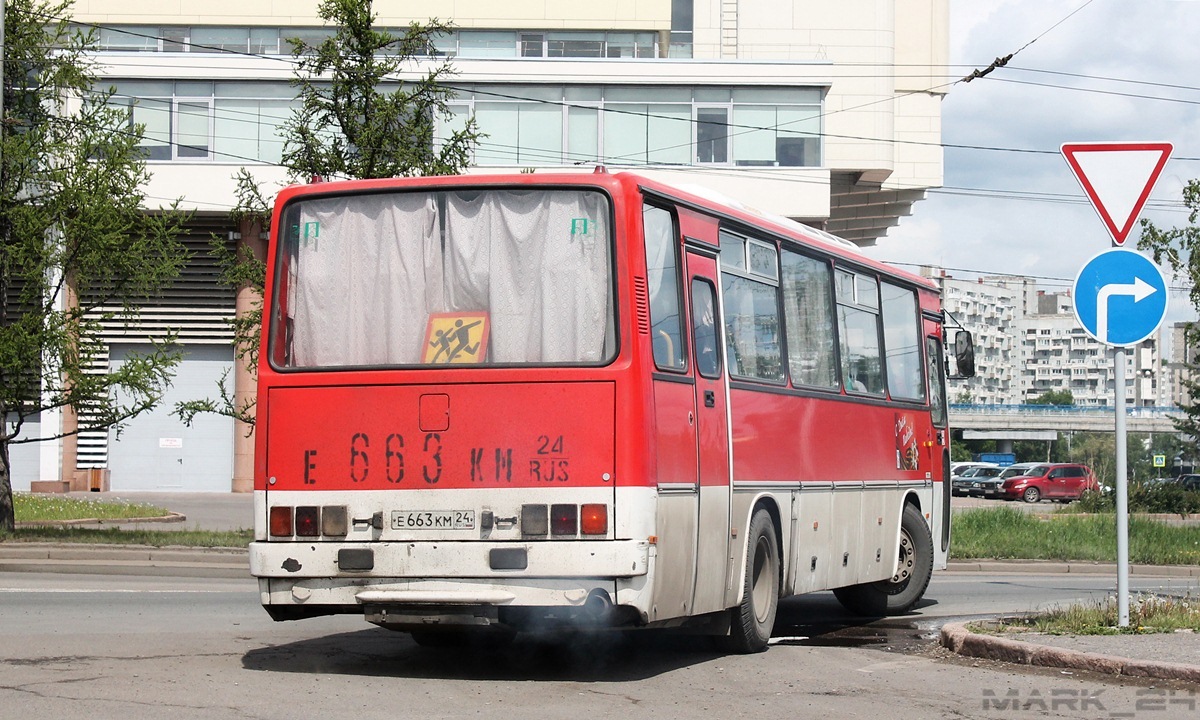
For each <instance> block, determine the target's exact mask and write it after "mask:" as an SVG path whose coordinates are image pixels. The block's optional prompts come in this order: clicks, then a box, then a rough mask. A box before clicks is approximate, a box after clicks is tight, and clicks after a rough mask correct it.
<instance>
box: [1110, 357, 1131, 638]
mask: <svg viewBox="0 0 1200 720" xmlns="http://www.w3.org/2000/svg"><path fill="white" fill-rule="evenodd" d="M1115 366H1116V367H1115V368H1114V369H1115V373H1116V385H1117V387H1116V399H1115V401H1114V402H1113V407H1114V409H1115V410H1116V414H1117V423H1116V432H1117V439H1116V445H1117V486H1116V488H1114V492H1116V493H1117V498H1116V500H1117V625H1119V626H1120V627H1129V493H1128V490H1129V486H1128V483H1127V481H1126V473H1127V470H1128V469H1127V467H1126V453H1125V348H1123V347H1118V348H1117V349H1116V353H1115Z"/></svg>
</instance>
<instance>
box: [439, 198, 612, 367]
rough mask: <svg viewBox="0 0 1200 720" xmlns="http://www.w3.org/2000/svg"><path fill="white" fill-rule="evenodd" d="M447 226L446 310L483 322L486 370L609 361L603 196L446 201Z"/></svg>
mask: <svg viewBox="0 0 1200 720" xmlns="http://www.w3.org/2000/svg"><path fill="white" fill-rule="evenodd" d="M445 225H446V242H445V299H446V303H445V305H446V307H445V308H444V309H445V310H446V311H484V312H487V313H488V314H489V317H490V320H491V337H490V339H489V345H488V347H489V349H488V355H489V358H488V359H489V360H490V362H495V363H534V362H536V363H557V362H562V363H568V362H599V361H601V360H603V359H605V358H606V355H607V350H608V348H611V347H613V346H614V344H615V339H614V338H615V328H613V327H612V323H611V322H610V318H611V317H612V315H613V312H612V297H611V295H610V288H611V284H612V283H611V279H610V275H609V268H610V265H611V263H610V260H609V230H608V204H607V201H606V200H605V198H604V197H603V196H602V195H601V194H600V193H596V192H576V191H565V190H564V191H545V190H530V191H516V190H514V191H494V192H470V193H468V192H463V193H453V194H450V195H449V197H448V198H447V203H446V222H445Z"/></svg>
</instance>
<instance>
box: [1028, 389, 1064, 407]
mask: <svg viewBox="0 0 1200 720" xmlns="http://www.w3.org/2000/svg"><path fill="white" fill-rule="evenodd" d="M1029 404H1030V405H1074V404H1075V396H1074V395H1072V394H1071V391H1070V390H1047V391H1046V392H1044V393H1042V394H1041V395H1038V396H1037V397H1035V398H1034V399H1032V400H1030V401H1029Z"/></svg>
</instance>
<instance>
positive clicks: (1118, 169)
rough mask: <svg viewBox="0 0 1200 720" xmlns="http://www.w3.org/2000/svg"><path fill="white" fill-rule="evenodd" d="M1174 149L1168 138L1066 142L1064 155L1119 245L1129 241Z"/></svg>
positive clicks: (1063, 147)
mask: <svg viewBox="0 0 1200 720" xmlns="http://www.w3.org/2000/svg"><path fill="white" fill-rule="evenodd" d="M1172 149H1173V146H1172V145H1171V143H1167V142H1133V143H1130V142H1102V143H1065V144H1064V145H1063V146H1062V154H1063V157H1065V158H1066V159H1067V164H1068V165H1070V166H1071V171H1072V172H1073V173H1075V177H1076V179H1078V180H1079V184H1080V185H1082V186H1083V191H1084V192H1085V193H1086V194H1087V196H1088V200H1091V202H1092V207H1094V208H1096V212H1097V213H1099V215H1100V219H1101V220H1102V221H1104V227H1106V228H1108V232H1109V234H1111V235H1112V238H1113V242H1115V243H1116V244H1117V245H1123V244H1124V243H1125V238H1126V237H1127V236H1128V235H1129V231H1130V230H1132V229H1133V223H1134V222H1135V221H1136V220H1137V218H1138V214H1140V213H1141V212H1142V207H1143V206H1144V205H1145V204H1146V201H1147V200H1148V199H1149V198H1150V191H1151V190H1152V189H1154V183H1156V182H1158V176H1159V175H1161V174H1162V170H1163V167H1164V166H1166V164H1167V158H1169V157H1170V156H1171V150H1172Z"/></svg>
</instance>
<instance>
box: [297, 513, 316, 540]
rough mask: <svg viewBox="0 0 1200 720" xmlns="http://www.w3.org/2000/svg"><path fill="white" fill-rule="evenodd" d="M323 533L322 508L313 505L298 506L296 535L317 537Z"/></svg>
mask: <svg viewBox="0 0 1200 720" xmlns="http://www.w3.org/2000/svg"><path fill="white" fill-rule="evenodd" d="M320 534H321V508H319V507H313V506H311V505H308V506H301V507H298V508H296V535H298V536H300V537H317V536H319V535H320Z"/></svg>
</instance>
